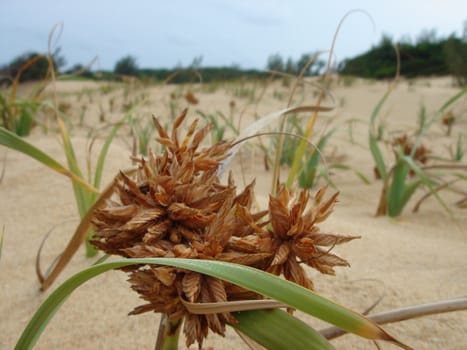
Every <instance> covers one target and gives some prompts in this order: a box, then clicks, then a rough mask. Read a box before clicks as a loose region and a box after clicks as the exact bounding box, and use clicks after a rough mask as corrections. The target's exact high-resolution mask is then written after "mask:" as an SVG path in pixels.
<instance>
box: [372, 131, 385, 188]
mask: <svg viewBox="0 0 467 350" xmlns="http://www.w3.org/2000/svg"><path fill="white" fill-rule="evenodd" d="M369 143H370V151H371V155H372V156H373V159H374V160H375V164H376V169H378V172H379V175H380V176H381V179H383V181H384V180H385V179H386V177H387V171H386V165H385V164H384V159H383V155H382V154H381V151H380V149H379V146H378V141H377V140H376V137H375V136H374V135H373V134H372V133H370V134H369Z"/></svg>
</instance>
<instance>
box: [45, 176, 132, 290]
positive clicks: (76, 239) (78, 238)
mask: <svg viewBox="0 0 467 350" xmlns="http://www.w3.org/2000/svg"><path fill="white" fill-rule="evenodd" d="M135 171H136V169H129V170H126V171H125V172H124V173H125V174H126V175H129V174H132V173H134V172H135ZM120 176H121V175H117V176H116V177H115V178H114V180H113V181H112V182H111V183H110V185H108V186H107V187H106V188H105V190H104V191H103V192H102V193H101V195H100V196H99V198H97V199H96V202H95V203H94V204H93V206H92V207H91V208H90V209H89V210H88V212H87V214H86V215H85V216H84V217H83V219H82V220H81V222H80V223H79V225H78V227H77V228H76V230H75V233H74V234H73V236H72V237H71V239H70V241H69V242H68V244H67V246H66V248H65V250H64V251H63V253H62V255H61V256H60V259H59V260H58V262H57V264H56V265H55V266H54V267H53V269H52V271H51V272H50V274H48V275H47V276H45V279H44V281H43V282H42V285H41V290H42V291H45V290H46V289H47V288H48V287H50V285H51V284H52V283H53V281H55V279H56V278H57V276H58V275H59V274H60V272H62V270H63V269H64V268H65V266H66V265H67V264H68V263H69V262H70V260H71V258H72V257H73V255H74V254H75V253H76V251H77V250H78V248H79V247H80V246H81V244H82V243H83V242H84V240H85V239H86V236H87V234H88V232H89V230H90V229H91V218H92V217H93V213H94V210H96V209H97V208H99V207H100V206H102V205H103V204H104V203H105V201H106V200H107V199H108V198H110V196H111V195H112V194H113V193H114V190H115V183H116V182H117V180H118V179H119V177H120Z"/></svg>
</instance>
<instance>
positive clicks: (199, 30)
mask: <svg viewBox="0 0 467 350" xmlns="http://www.w3.org/2000/svg"><path fill="white" fill-rule="evenodd" d="M0 9H1V13H2V14H1V16H0V65H3V64H6V63H8V62H10V61H11V60H12V59H13V58H14V57H16V56H18V55H20V54H22V53H24V52H26V51H37V52H41V53H44V52H46V51H47V45H48V36H49V32H50V30H51V29H52V27H53V26H54V25H55V24H56V23H59V22H61V23H63V31H62V34H61V36H60V37H59V38H58V40H56V43H55V44H54V45H56V46H59V47H60V48H61V53H62V54H63V56H64V57H65V59H66V62H67V66H68V67H70V66H72V65H74V64H77V63H81V64H84V65H86V64H87V63H89V62H90V61H92V59H93V58H94V57H96V56H97V57H98V65H97V66H94V68H95V69H109V70H110V69H113V68H114V66H115V62H116V61H117V60H118V59H120V58H122V57H123V56H126V55H132V56H134V57H136V59H137V64H138V66H139V67H140V68H174V67H176V66H188V65H190V64H191V63H192V62H193V59H194V58H195V57H200V56H201V57H202V63H201V65H202V66H205V67H206V66H231V65H238V66H240V67H242V68H257V69H263V68H265V66H266V62H267V59H268V57H269V56H270V55H271V54H274V53H279V54H280V55H281V56H283V57H284V58H287V57H292V58H293V59H294V60H297V59H298V58H299V57H300V56H301V55H302V54H303V53H308V52H316V51H326V50H329V49H330V47H331V43H332V40H333V36H334V34H335V32H336V28H337V26H338V24H339V21H340V20H341V19H342V18H343V17H344V16H345V14H346V13H347V12H349V11H351V10H354V9H362V10H364V11H365V12H366V13H367V14H369V15H370V16H371V19H370V18H369V16H368V15H367V14H365V13H363V12H354V13H352V14H351V15H349V16H348V17H347V18H346V20H345V21H344V22H343V24H342V27H341V29H340V31H339V35H338V37H337V41H336V46H335V56H334V57H335V59H336V60H337V61H338V62H339V61H341V60H343V59H345V58H350V57H353V56H356V55H358V54H361V53H363V52H365V51H366V50H368V49H370V48H371V46H372V45H375V44H377V43H378V42H379V41H380V39H381V36H382V35H383V33H384V34H388V35H390V36H391V37H392V38H393V39H394V40H399V39H401V38H403V37H404V38H411V39H412V40H415V39H416V38H417V37H418V36H419V35H420V34H421V33H422V31H428V30H432V29H434V30H435V31H436V33H437V35H438V36H440V37H445V36H448V35H450V34H452V33H455V34H456V35H457V36H461V35H462V31H463V24H464V21H467V1H465V0H444V1H442V0H423V1H422V0H392V1H382V0H359V1H352V0H348V1H344V0H327V1H317V0H315V1H313V0H289V1H280V0H269V1H268V0H234V1H227V0H217V1H216V0H197V1H189V0H170V1H167V0H166V1H161V0H152V1H151V0H132V1H128V0H93V1H90V0H74V1H69V0H41V1H36V0H14V1H13V0H0ZM323 58H326V57H323Z"/></svg>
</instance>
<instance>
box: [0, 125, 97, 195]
mask: <svg viewBox="0 0 467 350" xmlns="http://www.w3.org/2000/svg"><path fill="white" fill-rule="evenodd" d="M0 145H3V146H5V147H8V148H11V149H13V150H15V151H18V152H21V153H23V154H25V155H27V156H29V157H31V158H33V159H35V160H37V161H38V162H40V163H42V164H44V165H45V166H47V167H49V168H50V169H52V170H54V171H56V172H58V173H59V174H62V175H65V176H67V177H69V178H70V179H71V180H73V183H76V184H78V185H79V186H81V187H83V188H85V189H86V190H87V191H90V192H99V191H98V190H97V189H95V188H94V187H92V186H91V185H89V184H88V183H86V182H85V181H84V180H83V179H82V178H80V177H78V176H76V175H75V174H74V173H73V172H71V171H70V170H68V169H67V168H65V167H64V166H63V165H61V164H60V163H59V162H57V161H56V160H55V159H53V158H52V157H50V156H49V155H48V154H46V153H44V152H42V151H41V150H40V149H38V148H37V147H35V146H33V145H32V144H30V143H29V142H27V141H26V140H24V139H22V138H21V137H19V136H17V135H15V134H14V133H12V132H11V131H8V130H7V129H5V128H3V127H0Z"/></svg>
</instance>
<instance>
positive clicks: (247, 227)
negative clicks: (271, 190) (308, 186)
mask: <svg viewBox="0 0 467 350" xmlns="http://www.w3.org/2000/svg"><path fill="white" fill-rule="evenodd" d="M185 115H186V112H185V113H183V114H182V115H181V116H180V117H179V118H178V119H177V120H176V121H175V124H174V127H173V130H172V134H171V135H170V136H169V135H168V134H167V132H166V131H165V130H164V129H163V128H162V127H161V126H160V124H159V123H158V122H157V120H155V123H156V127H157V129H158V132H159V136H160V138H159V139H158V141H159V142H160V143H161V144H163V145H164V146H165V147H166V150H165V151H164V152H163V153H162V154H161V155H158V156H156V155H154V154H150V156H149V158H148V160H144V159H139V160H137V162H138V172H137V174H136V176H134V178H131V177H128V176H126V175H124V174H121V175H120V180H119V181H118V182H117V184H116V195H115V196H114V198H112V199H111V200H109V201H108V202H107V204H106V205H105V207H103V208H100V209H98V210H96V211H95V213H94V218H93V223H94V226H95V228H96V234H95V239H94V241H93V244H94V245H95V246H96V247H97V248H99V249H101V250H103V251H105V252H107V253H109V254H117V255H121V256H124V257H138V258H141V257H177V258H194V259H208V260H220V261H226V262H233V263H238V264H243V265H248V266H253V267H256V268H260V269H262V270H265V271H269V272H271V273H273V274H276V275H283V276H284V277H285V278H286V279H289V280H291V281H294V282H296V283H298V284H300V285H302V286H305V287H307V288H312V287H313V284H312V282H311V280H310V279H309V278H308V277H307V275H306V273H305V271H304V269H303V267H302V265H303V264H307V265H308V266H311V267H313V268H315V269H317V270H319V271H320V272H322V273H326V274H333V273H334V269H333V268H334V267H335V266H346V265H348V263H347V261H345V260H344V259H342V258H340V257H338V256H336V255H334V254H331V253H330V250H331V249H332V248H333V247H334V246H335V245H336V244H340V243H343V242H346V241H349V240H351V239H353V238H355V237H351V236H340V235H335V234H324V233H320V232H319V230H318V227H317V226H316V224H318V223H320V222H322V221H323V220H325V219H326V218H327V217H328V216H329V215H330V213H331V211H332V208H333V206H334V203H335V202H336V197H337V194H335V195H333V196H332V197H330V198H329V199H327V200H324V196H325V189H322V190H320V191H319V192H318V193H317V194H316V196H314V198H312V200H310V194H309V193H308V192H307V191H300V192H299V193H297V194H296V195H293V194H292V193H290V192H289V191H288V190H287V189H286V188H285V187H281V188H280V190H279V191H278V193H277V195H275V196H271V197H270V202H269V208H268V209H269V210H265V211H262V212H254V211H253V209H252V208H253V202H254V199H255V197H254V183H252V184H250V185H248V186H246V187H245V188H244V190H243V191H242V192H240V193H237V188H236V186H235V184H234V181H233V179H232V177H231V176H229V179H228V181H227V184H226V185H222V184H221V183H220V180H219V178H218V176H217V173H218V167H219V165H220V163H221V161H222V160H223V159H225V158H226V157H227V156H228V155H229V153H228V152H229V150H230V148H231V143H229V142H220V143H217V144H215V145H213V146H210V147H205V148H202V149H201V146H200V144H201V142H202V140H203V139H204V137H205V136H206V135H207V133H208V132H209V126H207V127H204V128H197V123H196V121H195V122H194V123H193V124H191V126H190V127H189V129H188V131H187V134H186V136H185V138H184V139H183V141H180V140H179V138H178V132H177V131H178V128H179V127H180V125H181V124H182V122H183V120H184V118H185ZM310 202H311V205H310ZM126 270H127V271H128V272H129V275H130V277H129V282H130V283H131V286H132V289H134V290H135V291H136V292H138V293H139V294H140V296H141V298H142V299H144V300H145V301H146V302H147V303H146V304H144V305H142V306H139V307H137V308H135V309H134V310H133V311H132V312H131V314H139V313H142V312H146V311H154V312H160V313H164V314H166V315H168V317H169V320H179V319H181V318H184V322H185V323H184V333H185V336H186V343H187V346H189V345H191V344H192V343H194V342H195V341H197V342H198V343H199V345H200V347H201V344H202V342H203V339H204V338H205V337H206V336H207V333H208V330H209V329H211V330H212V331H214V332H216V333H218V334H221V335H223V334H224V332H225V324H226V323H232V322H236V321H235V319H234V318H233V316H232V315H230V314H229V313H222V314H209V315H195V314H191V313H190V312H189V311H188V310H187V309H186V308H185V306H184V304H183V303H182V299H183V300H185V301H189V302H197V303H205V302H224V301H230V300H238V299H252V298H261V296H259V295H256V294H255V293H252V292H249V291H246V290H244V289H242V288H239V287H237V286H234V285H231V284H229V283H226V282H224V281H221V280H219V279H215V278H212V277H208V276H204V275H201V274H199V273H195V272H190V271H187V270H183V269H177V268H171V267H162V266H154V265H151V266H134V267H130V268H126Z"/></svg>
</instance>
